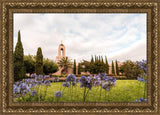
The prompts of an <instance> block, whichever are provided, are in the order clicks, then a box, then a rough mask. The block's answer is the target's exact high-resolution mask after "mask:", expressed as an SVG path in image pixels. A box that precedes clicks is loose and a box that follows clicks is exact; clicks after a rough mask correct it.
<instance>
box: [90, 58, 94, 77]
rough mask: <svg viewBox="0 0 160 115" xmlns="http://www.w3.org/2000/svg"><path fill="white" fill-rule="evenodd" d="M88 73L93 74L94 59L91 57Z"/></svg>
mask: <svg viewBox="0 0 160 115" xmlns="http://www.w3.org/2000/svg"><path fill="white" fill-rule="evenodd" d="M89 68H90V73H92V74H93V73H94V59H93V56H92V57H91V62H90V67H89Z"/></svg>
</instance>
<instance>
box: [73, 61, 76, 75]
mask: <svg viewBox="0 0 160 115" xmlns="http://www.w3.org/2000/svg"><path fill="white" fill-rule="evenodd" d="M73 73H74V74H76V60H75V59H74V67H73Z"/></svg>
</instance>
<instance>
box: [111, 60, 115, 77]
mask: <svg viewBox="0 0 160 115" xmlns="http://www.w3.org/2000/svg"><path fill="white" fill-rule="evenodd" d="M112 74H113V75H115V71H114V63H113V61H112Z"/></svg>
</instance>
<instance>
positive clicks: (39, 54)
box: [35, 47, 43, 75]
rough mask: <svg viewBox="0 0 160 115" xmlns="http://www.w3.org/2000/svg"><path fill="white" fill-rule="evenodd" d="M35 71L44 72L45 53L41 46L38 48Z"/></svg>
mask: <svg viewBox="0 0 160 115" xmlns="http://www.w3.org/2000/svg"><path fill="white" fill-rule="evenodd" d="M35 71H36V74H37V75H40V74H43V54H42V50H41V48H40V47H39V48H38V50H37V55H36V66H35Z"/></svg>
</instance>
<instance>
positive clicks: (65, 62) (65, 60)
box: [58, 57, 72, 74]
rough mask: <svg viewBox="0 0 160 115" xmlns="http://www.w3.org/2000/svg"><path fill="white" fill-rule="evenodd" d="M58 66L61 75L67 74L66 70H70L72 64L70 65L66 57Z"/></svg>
mask: <svg viewBox="0 0 160 115" xmlns="http://www.w3.org/2000/svg"><path fill="white" fill-rule="evenodd" d="M58 65H59V66H60V67H63V68H64V69H63V73H64V74H65V73H67V72H68V68H71V67H72V63H71V60H70V59H68V57H66V58H64V57H63V58H62V59H61V60H60V61H59V62H58Z"/></svg>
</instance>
